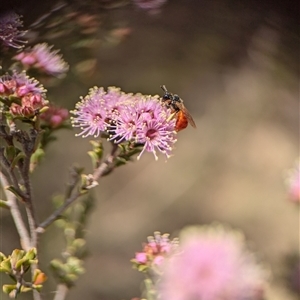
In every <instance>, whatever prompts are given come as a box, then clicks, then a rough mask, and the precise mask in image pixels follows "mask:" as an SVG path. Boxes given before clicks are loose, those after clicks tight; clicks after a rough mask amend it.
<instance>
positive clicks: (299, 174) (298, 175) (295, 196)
mask: <svg viewBox="0 0 300 300" xmlns="http://www.w3.org/2000/svg"><path fill="white" fill-rule="evenodd" d="M287 185H288V193H289V199H290V200H291V201H292V202H295V203H300V159H299V160H298V161H297V162H296V163H295V167H294V168H293V169H291V170H289V174H288V178H287Z"/></svg>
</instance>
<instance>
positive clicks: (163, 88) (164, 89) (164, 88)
mask: <svg viewBox="0 0 300 300" xmlns="http://www.w3.org/2000/svg"><path fill="white" fill-rule="evenodd" d="M160 87H161V89H162V90H163V91H164V92H165V93H167V92H168V90H167V88H166V86H165V85H164V84H163V85H161V86H160Z"/></svg>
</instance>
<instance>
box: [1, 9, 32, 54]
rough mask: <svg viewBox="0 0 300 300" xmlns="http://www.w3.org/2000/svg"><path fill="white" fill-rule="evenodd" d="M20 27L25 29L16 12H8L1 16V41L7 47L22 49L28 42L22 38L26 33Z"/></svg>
mask: <svg viewBox="0 0 300 300" xmlns="http://www.w3.org/2000/svg"><path fill="white" fill-rule="evenodd" d="M19 27H23V22H22V21H21V17H20V16H19V15H17V14H16V13H15V12H8V13H5V14H2V15H1V16H0V41H2V43H3V44H4V45H6V46H10V47H13V48H17V49H21V48H23V47H24V45H22V44H25V43H26V41H24V40H22V39H21V37H22V36H24V35H25V33H26V31H22V30H20V29H19Z"/></svg>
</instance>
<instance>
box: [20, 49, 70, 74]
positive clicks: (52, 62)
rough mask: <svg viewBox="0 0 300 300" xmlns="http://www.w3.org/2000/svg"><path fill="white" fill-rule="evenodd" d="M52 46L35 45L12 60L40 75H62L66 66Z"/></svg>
mask: <svg viewBox="0 0 300 300" xmlns="http://www.w3.org/2000/svg"><path fill="white" fill-rule="evenodd" d="M52 47H53V46H49V45H48V44H46V43H43V44H37V45H35V46H34V47H33V48H31V49H27V50H26V51H23V52H20V53H19V54H17V55H16V56H15V57H14V59H15V60H17V61H20V62H21V63H22V64H23V66H24V67H25V68H26V69H29V68H35V69H37V70H39V71H40V72H41V73H46V74H50V75H53V76H61V75H64V74H65V73H66V72H67V71H68V69H69V66H68V64H67V63H66V62H65V61H64V60H63V59H62V55H59V54H58V52H59V50H52Z"/></svg>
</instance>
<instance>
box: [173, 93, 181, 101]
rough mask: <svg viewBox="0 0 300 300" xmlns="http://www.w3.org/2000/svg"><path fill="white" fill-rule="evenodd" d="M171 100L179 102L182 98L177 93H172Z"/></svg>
mask: <svg viewBox="0 0 300 300" xmlns="http://www.w3.org/2000/svg"><path fill="white" fill-rule="evenodd" d="M173 101H175V102H181V101H182V100H181V99H180V97H179V96H178V95H177V94H174V95H173Z"/></svg>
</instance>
